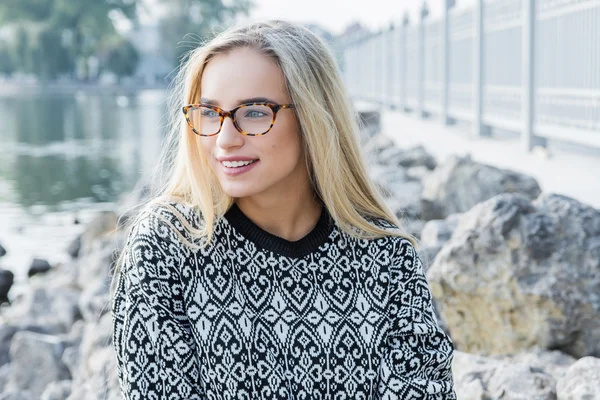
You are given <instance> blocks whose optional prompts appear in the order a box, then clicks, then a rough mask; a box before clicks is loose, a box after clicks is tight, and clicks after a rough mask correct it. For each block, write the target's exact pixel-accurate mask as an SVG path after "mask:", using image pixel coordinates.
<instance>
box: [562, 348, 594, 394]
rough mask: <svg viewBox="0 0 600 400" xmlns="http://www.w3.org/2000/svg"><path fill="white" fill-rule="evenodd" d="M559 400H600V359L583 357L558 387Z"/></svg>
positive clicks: (572, 366) (570, 369)
mask: <svg viewBox="0 0 600 400" xmlns="http://www.w3.org/2000/svg"><path fill="white" fill-rule="evenodd" d="M556 390H557V394H558V400H600V358H596V357H583V358H580V359H579V360H577V362H576V363H574V364H573V365H571V367H570V368H569V369H568V370H567V373H566V374H565V376H564V377H562V378H561V379H560V380H559V381H558V384H557V386H556Z"/></svg>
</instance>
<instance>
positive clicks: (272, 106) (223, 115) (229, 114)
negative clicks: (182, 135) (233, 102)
mask: <svg viewBox="0 0 600 400" xmlns="http://www.w3.org/2000/svg"><path fill="white" fill-rule="evenodd" d="M252 106H267V107H269V108H270V109H271V110H272V111H273V119H272V121H271V125H270V126H269V128H268V129H267V130H266V131H265V132H263V133H249V132H246V131H244V130H243V129H242V128H241V127H240V126H239V125H238V123H237V121H236V120H235V113H236V112H237V111H238V110H239V109H241V108H244V107H252ZM200 107H203V108H208V109H211V110H214V111H216V112H217V113H218V114H219V119H220V125H219V130H218V131H217V132H215V133H212V134H209V135H206V134H203V133H201V132H199V131H198V130H197V129H196V127H194V125H193V124H192V121H191V120H190V116H189V111H190V110H193V109H196V108H200ZM286 108H294V105H293V104H276V103H265V102H258V103H245V104H240V105H239V106H237V107H235V108H232V109H231V110H229V111H225V110H223V109H222V108H219V107H217V106H214V105H212V104H205V103H199V104H188V105H186V106H183V108H182V111H183V115H184V116H185V120H186V121H187V123H188V125H189V127H190V128H191V129H192V131H193V132H194V133H195V134H196V135H198V136H203V137H208V136H215V135H217V134H219V132H221V129H222V128H223V122H225V118H227V117H229V118H231V120H232V121H233V126H235V129H237V130H238V131H239V132H240V133H241V134H243V135H246V136H263V135H266V134H267V133H268V132H269V131H270V130H271V128H273V125H275V118H276V117H277V112H278V111H279V110H283V109H286Z"/></svg>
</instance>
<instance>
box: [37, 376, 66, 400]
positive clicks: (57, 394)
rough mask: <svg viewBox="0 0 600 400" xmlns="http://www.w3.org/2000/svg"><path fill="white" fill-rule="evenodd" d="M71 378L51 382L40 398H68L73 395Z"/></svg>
mask: <svg viewBox="0 0 600 400" xmlns="http://www.w3.org/2000/svg"><path fill="white" fill-rule="evenodd" d="M72 384H73V382H72V381H71V380H64V381H58V382H50V383H49V384H48V386H46V389H45V390H44V393H42V396H41V397H40V400H66V399H67V398H68V397H69V396H70V395H71V386H72Z"/></svg>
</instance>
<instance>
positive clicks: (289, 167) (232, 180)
mask: <svg viewBox="0 0 600 400" xmlns="http://www.w3.org/2000/svg"><path fill="white" fill-rule="evenodd" d="M201 88H202V89H201V91H202V99H201V101H200V102H202V103H210V104H212V105H214V106H217V107H220V108H221V109H223V110H225V111H228V110H231V109H232V108H234V107H236V106H238V105H240V104H243V103H247V102H251V101H259V100H257V99H262V101H264V102H270V103H276V104H290V103H291V99H290V97H289V94H288V93H287V90H286V85H285V78H284V76H283V72H282V71H281V69H280V68H279V66H278V65H277V64H276V63H275V62H274V61H273V60H272V59H271V58H269V57H267V56H265V55H262V54H260V53H258V52H257V51H255V50H253V49H249V48H238V49H234V50H232V51H230V52H228V53H224V54H219V55H217V56H215V57H214V58H212V59H211V60H210V61H209V62H208V64H207V65H206V67H205V68H204V71H203V73H202V80H201ZM238 114H240V113H239V112H238ZM249 116H250V117H252V116H257V114H251V115H249ZM236 117H237V115H236ZM197 140H199V141H200V143H201V147H202V150H203V152H204V155H205V157H206V158H207V160H208V163H209V165H210V168H211V169H212V171H213V172H214V174H215V175H216V176H217V178H218V179H219V182H220V184H221V186H222V188H223V191H224V192H225V193H227V194H228V195H229V196H231V197H234V198H244V197H251V196H253V197H256V198H257V200H259V201H261V202H270V200H272V198H277V196H281V195H283V194H286V195H288V196H289V194H290V191H297V190H298V188H299V187H300V186H304V185H302V184H303V183H305V182H307V181H308V171H307V169H306V163H305V162H304V154H303V151H302V141H301V136H300V129H299V124H298V121H297V118H296V115H295V113H294V110H293V109H282V110H279V111H278V112H277V116H276V119H275V124H274V126H273V127H272V128H271V130H270V131H269V132H268V133H267V134H266V135H263V136H246V135H244V134H242V133H240V132H239V131H238V130H237V129H236V128H235V126H234V125H233V121H232V120H231V118H225V121H224V122H223V126H222V128H221V131H220V132H219V134H217V135H216V136H209V137H201V136H198V137H197ZM224 159H226V160H224ZM234 160H247V161H250V160H256V161H254V162H253V163H252V164H250V165H248V166H240V165H241V164H242V163H241V162H236V161H234Z"/></svg>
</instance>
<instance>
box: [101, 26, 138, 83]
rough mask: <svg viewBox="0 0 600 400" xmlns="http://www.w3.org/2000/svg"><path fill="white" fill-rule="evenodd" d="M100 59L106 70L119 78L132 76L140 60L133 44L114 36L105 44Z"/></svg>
mask: <svg viewBox="0 0 600 400" xmlns="http://www.w3.org/2000/svg"><path fill="white" fill-rule="evenodd" d="M100 57H101V61H104V62H103V64H104V66H105V67H106V69H108V70H109V71H111V72H113V73H114V74H115V75H117V76H118V77H119V78H122V77H125V76H131V75H133V74H134V72H135V68H136V66H137V63H138V60H139V58H140V56H139V53H138V51H137V50H136V48H135V47H134V46H133V44H131V42H130V41H128V40H126V39H124V38H122V37H120V36H114V37H113V38H111V40H108V41H107V42H106V43H105V48H104V49H103V51H102V53H101V55H100Z"/></svg>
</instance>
